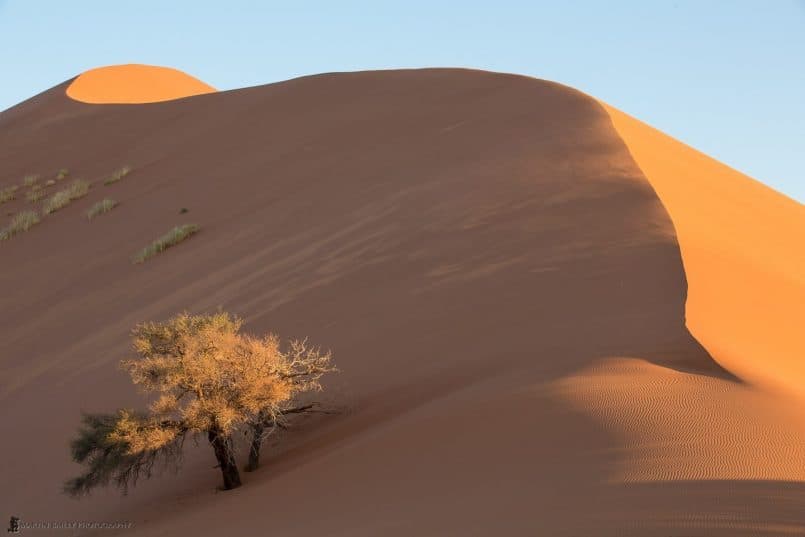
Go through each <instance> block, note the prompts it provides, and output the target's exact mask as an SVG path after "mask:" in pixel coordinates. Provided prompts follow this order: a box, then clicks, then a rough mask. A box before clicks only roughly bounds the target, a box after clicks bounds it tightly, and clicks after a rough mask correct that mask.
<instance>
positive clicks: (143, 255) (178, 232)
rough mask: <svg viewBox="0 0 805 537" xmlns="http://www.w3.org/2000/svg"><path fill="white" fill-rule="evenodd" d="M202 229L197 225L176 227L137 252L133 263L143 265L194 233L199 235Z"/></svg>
mask: <svg viewBox="0 0 805 537" xmlns="http://www.w3.org/2000/svg"><path fill="white" fill-rule="evenodd" d="M200 229H201V227H200V226H198V225H196V224H184V225H181V226H176V227H175V228H173V229H172V230H170V231H168V232H167V233H165V234H164V235H162V236H161V237H159V238H158V239H156V240H155V241H154V242H152V243H151V244H149V245H148V246H146V247H145V248H143V249H142V250H140V251H139V252H137V254H135V256H134V257H133V258H132V261H134V262H135V263H142V262H143V261H146V260H147V259H150V258H151V257H154V256H155V255H157V254H158V253H160V252H162V251H165V250H167V249H168V248H170V247H171V246H175V245H177V244H179V243H180V242H182V241H183V240H185V239H187V238H188V237H190V236H191V235H193V234H194V233H197V232H198V231H199V230H200Z"/></svg>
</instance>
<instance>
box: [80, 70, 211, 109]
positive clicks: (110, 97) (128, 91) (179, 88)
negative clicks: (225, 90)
mask: <svg viewBox="0 0 805 537" xmlns="http://www.w3.org/2000/svg"><path fill="white" fill-rule="evenodd" d="M214 91H215V88H213V87H212V86H210V85H208V84H205V83H204V82H202V81H201V80H198V79H197V78H193V77H192V76H190V75H188V74H186V73H183V72H181V71H178V70H176V69H171V68H168V67H157V66H154V65H139V64H127V65H110V66H108V67H98V68H97V69H91V70H89V71H87V72H85V73H82V74H80V75H79V76H78V77H77V78H76V79H75V80H73V81H72V82H71V83H70V85H69V86H67V95H68V96H69V97H70V98H71V99H75V100H76V101H81V102H84V103H94V104H107V103H154V102H159V101H170V100H172V99H180V98H182V97H191V96H193V95H201V94H204V93H212V92H214Z"/></svg>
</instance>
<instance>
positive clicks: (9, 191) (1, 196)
mask: <svg viewBox="0 0 805 537" xmlns="http://www.w3.org/2000/svg"><path fill="white" fill-rule="evenodd" d="M19 188H20V187H18V186H17V185H11V186H7V187H5V188H0V203H6V202H7V201H12V200H14V199H16V198H17V190H18V189H19Z"/></svg>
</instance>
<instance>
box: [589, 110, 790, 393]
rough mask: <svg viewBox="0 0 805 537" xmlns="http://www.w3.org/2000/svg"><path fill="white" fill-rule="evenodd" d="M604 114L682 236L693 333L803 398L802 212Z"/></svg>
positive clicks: (717, 353)
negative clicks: (612, 124)
mask: <svg viewBox="0 0 805 537" xmlns="http://www.w3.org/2000/svg"><path fill="white" fill-rule="evenodd" d="M602 104H603V103H602ZM604 107H605V108H606V109H607V111H608V112H609V114H610V116H611V118H612V121H613V123H614V126H615V129H616V130H617V131H618V133H619V134H620V135H621V137H622V138H623V140H624V142H625V143H626V145H627V146H628V148H629V151H630V152H631V153H632V156H633V157H634V159H635V161H636V162H637V164H638V166H640V168H641V169H642V171H643V173H644V174H645V176H646V178H647V179H648V181H649V182H650V183H651V185H652V186H653V187H654V189H655V190H656V192H657V195H658V196H659V198H660V201H662V203H663V205H664V206H665V208H666V209H667V210H668V212H669V213H670V216H671V220H672V221H673V223H674V226H675V228H676V232H677V238H678V240H679V244H680V248H681V250H682V258H683V263H684V266H685V274H686V276H687V280H688V300H687V304H686V321H687V326H688V329H689V330H690V331H691V333H693V335H694V336H695V337H696V339H698V340H699V342H700V343H701V344H702V345H704V347H705V348H707V350H708V351H709V352H710V354H711V355H712V356H713V357H714V358H715V359H716V360H717V361H718V362H719V363H720V364H721V365H723V366H724V367H725V368H727V369H728V370H730V371H732V372H733V373H735V374H736V375H738V376H740V377H742V378H744V379H745V380H748V381H750V382H754V383H757V384H759V385H761V386H765V387H772V388H773V387H782V388H785V389H787V390H791V391H793V392H795V393H797V394H799V395H802V396H805V336H804V335H803V328H804V327H805V211H804V210H803V207H802V205H801V204H799V203H797V202H796V201H794V200H792V199H790V198H787V197H786V196H783V195H782V194H779V193H777V192H775V191H774V190H772V189H770V188H768V187H766V186H765V185H762V184H761V183H759V182H757V181H755V180H753V179H751V178H750V177H747V176H746V175H743V174H741V173H739V172H737V171H735V170H733V169H731V168H729V167H727V166H725V165H723V164H721V163H720V162H717V161H716V160H714V159H712V158H710V157H708V156H707V155H704V154H703V153H700V152H699V151H696V150H695V149H692V148H690V147H688V146H686V145H685V144H683V143H681V142H679V141H677V140H674V139H673V138H671V137H669V136H667V135H665V134H663V133H661V132H660V131H658V130H656V129H653V128H651V127H649V126H648V125H645V124H644V123H641V122H640V121H638V120H636V119H635V118H633V117H631V116H629V115H627V114H625V113H623V112H621V111H619V110H616V109H615V108H612V107H610V106H608V105H606V104H604Z"/></svg>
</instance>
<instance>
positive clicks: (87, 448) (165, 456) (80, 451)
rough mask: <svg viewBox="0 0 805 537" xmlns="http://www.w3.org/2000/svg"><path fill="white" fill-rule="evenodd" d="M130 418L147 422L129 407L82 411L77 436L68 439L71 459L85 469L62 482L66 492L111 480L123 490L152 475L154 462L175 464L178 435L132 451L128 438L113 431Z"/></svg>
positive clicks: (178, 451)
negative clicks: (113, 410) (106, 411)
mask: <svg viewBox="0 0 805 537" xmlns="http://www.w3.org/2000/svg"><path fill="white" fill-rule="evenodd" d="M132 422H141V423H147V419H146V418H145V417H144V416H143V415H138V414H135V413H134V412H131V411H128V410H119V411H118V412H117V413H116V414H84V416H83V418H82V420H81V423H82V426H81V428H80V429H79V431H78V436H77V438H75V439H74V440H73V441H72V442H70V454H71V456H72V459H73V461H75V462H77V463H79V464H83V465H84V466H86V470H85V471H84V473H82V474H81V475H80V476H78V477H75V478H72V479H70V480H68V481H67V482H66V483H65V484H64V492H65V493H67V494H69V495H71V496H82V495H85V494H89V493H90V491H91V490H92V489H93V488H95V487H98V486H106V485H108V484H109V483H110V482H112V483H114V484H115V485H116V486H117V487H118V488H119V489H121V490H122V491H123V493H124V494H125V493H127V492H128V489H129V486H133V485H136V484H137V480H138V479H139V478H140V477H145V478H149V477H151V475H152V474H153V472H154V469H155V468H154V467H155V465H156V463H158V462H162V463H163V464H164V466H168V465H174V466H177V467H178V464H179V460H180V457H181V447H182V446H181V441H180V440H181V438H180V437H178V436H176V437H175V438H176V440H177V441H176V442H168V443H165V444H164V445H162V446H161V447H160V448H159V449H152V450H147V451H132V450H131V446H130V445H129V444H128V442H126V441H125V439H122V438H120V436H119V435H117V434H116V431H118V430H119V429H120V427H121V424H123V423H132ZM158 469H159V468H158Z"/></svg>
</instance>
